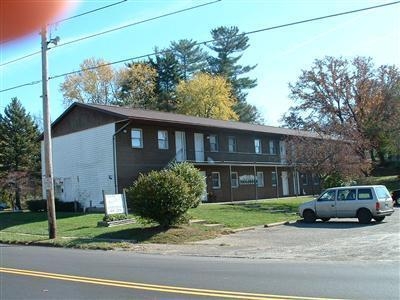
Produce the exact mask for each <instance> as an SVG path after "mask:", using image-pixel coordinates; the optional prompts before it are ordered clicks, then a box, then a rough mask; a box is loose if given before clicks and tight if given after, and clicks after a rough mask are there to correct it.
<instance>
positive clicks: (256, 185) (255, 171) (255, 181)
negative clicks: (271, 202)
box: [253, 165, 258, 200]
mask: <svg viewBox="0 0 400 300" xmlns="http://www.w3.org/2000/svg"><path fill="white" fill-rule="evenodd" d="M253 168H254V186H255V192H256V200H258V191H257V188H258V184H257V169H256V165H253Z"/></svg>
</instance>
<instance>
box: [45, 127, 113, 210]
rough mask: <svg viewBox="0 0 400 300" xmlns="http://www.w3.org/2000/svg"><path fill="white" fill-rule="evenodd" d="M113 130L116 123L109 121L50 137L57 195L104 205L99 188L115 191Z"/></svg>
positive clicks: (108, 192) (87, 204)
mask: <svg viewBox="0 0 400 300" xmlns="http://www.w3.org/2000/svg"><path fill="white" fill-rule="evenodd" d="M114 132H115V125H114V124H108V125H104V126H100V127H96V128H91V129H88V130H83V131H79V132H75V133H72V134H68V135H64V136H60V137H55V138H53V139H52V140H53V170H54V179H55V195H56V197H58V198H60V200H62V201H75V200H77V201H79V202H80V203H81V204H82V206H84V207H89V206H90V205H92V206H97V207H99V206H103V204H102V201H103V195H102V190H104V191H105V192H106V193H107V194H114V192H115V191H114V189H115V188H114V187H115V186H114V161H113V139H112V136H113V133H114ZM44 172H45V171H44V159H43V142H42V175H44ZM43 198H46V195H45V191H44V190H43Z"/></svg>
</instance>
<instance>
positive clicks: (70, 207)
mask: <svg viewBox="0 0 400 300" xmlns="http://www.w3.org/2000/svg"><path fill="white" fill-rule="evenodd" d="M26 205H27V207H28V209H29V210H30V211H32V212H38V211H47V200H45V199H43V200H28V201H26ZM55 208H56V211H62V212H75V202H63V201H59V200H57V199H56V200H55ZM81 210H82V207H81V205H80V203H79V202H77V203H76V211H81Z"/></svg>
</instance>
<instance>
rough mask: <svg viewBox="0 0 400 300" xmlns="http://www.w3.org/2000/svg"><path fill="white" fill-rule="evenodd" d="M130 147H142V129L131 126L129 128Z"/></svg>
mask: <svg viewBox="0 0 400 300" xmlns="http://www.w3.org/2000/svg"><path fill="white" fill-rule="evenodd" d="M131 141H132V148H143V134H142V129H140V128H133V129H132V130H131Z"/></svg>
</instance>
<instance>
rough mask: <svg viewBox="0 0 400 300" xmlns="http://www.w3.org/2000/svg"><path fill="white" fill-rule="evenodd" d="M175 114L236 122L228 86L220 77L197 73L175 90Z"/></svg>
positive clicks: (233, 101)
mask: <svg viewBox="0 0 400 300" xmlns="http://www.w3.org/2000/svg"><path fill="white" fill-rule="evenodd" d="M176 95H177V100H178V105H177V112H179V113H182V114H186V115H192V116H198V117H204V118H212V119H220V120H237V119H238V117H237V115H236V113H235V112H234V111H233V106H234V104H235V99H234V98H233V97H232V94H231V87H230V84H229V83H227V82H226V80H225V79H224V78H223V77H221V76H211V75H209V74H206V73H199V74H197V75H195V76H194V78H193V79H192V80H189V81H187V82H186V81H181V82H180V83H179V85H178V86H177V89H176Z"/></svg>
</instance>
